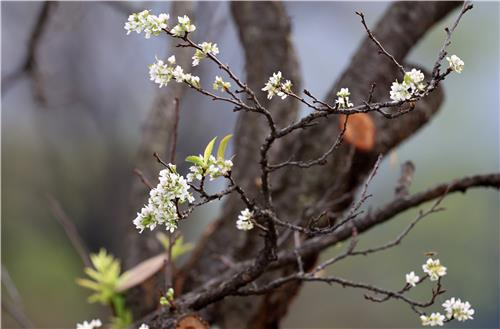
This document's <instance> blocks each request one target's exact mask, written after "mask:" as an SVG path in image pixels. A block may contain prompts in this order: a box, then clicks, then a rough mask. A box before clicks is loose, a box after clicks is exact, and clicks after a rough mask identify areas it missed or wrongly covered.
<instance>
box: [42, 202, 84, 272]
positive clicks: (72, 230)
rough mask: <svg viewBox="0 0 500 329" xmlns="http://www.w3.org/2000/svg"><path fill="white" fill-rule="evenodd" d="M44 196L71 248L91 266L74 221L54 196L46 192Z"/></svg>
mask: <svg viewBox="0 0 500 329" xmlns="http://www.w3.org/2000/svg"><path fill="white" fill-rule="evenodd" d="M46 197H47V201H48V204H49V209H50V211H51V212H52V214H53V215H54V217H55V218H56V219H57V221H58V222H59V224H61V226H62V227H63V229H64V232H65V233H66V236H67V237H68V239H69V241H70V242H71V244H72V245H73V248H75V250H76V252H77V253H78V255H79V256H80V259H81V260H82V262H83V264H84V265H85V266H86V267H92V263H91V262H90V257H89V252H88V249H87V247H86V246H85V243H84V242H83V239H82V238H81V236H80V234H79V233H78V230H77V229H76V226H75V224H74V222H73V221H72V220H71V219H70V218H69V217H68V215H67V214H66V212H65V211H64V209H63V208H62V206H61V204H60V203H59V202H58V201H57V200H56V199H55V198H54V197H52V196H51V195H49V194H47V196H46Z"/></svg>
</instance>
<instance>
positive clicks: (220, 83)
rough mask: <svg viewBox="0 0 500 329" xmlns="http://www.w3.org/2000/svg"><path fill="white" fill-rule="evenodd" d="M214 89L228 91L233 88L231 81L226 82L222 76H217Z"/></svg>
mask: <svg viewBox="0 0 500 329" xmlns="http://www.w3.org/2000/svg"><path fill="white" fill-rule="evenodd" d="M212 86H213V88H214V90H219V89H220V90H221V91H228V90H229V88H231V84H230V83H229V82H224V80H222V78H221V77H219V76H217V75H216V76H215V81H214V84H213V85H212Z"/></svg>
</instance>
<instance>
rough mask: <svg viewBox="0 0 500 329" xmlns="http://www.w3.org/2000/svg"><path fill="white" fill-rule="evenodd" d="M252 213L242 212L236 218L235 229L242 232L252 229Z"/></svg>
mask: <svg viewBox="0 0 500 329" xmlns="http://www.w3.org/2000/svg"><path fill="white" fill-rule="evenodd" d="M253 216H254V214H253V211H250V210H248V208H247V209H245V210H242V211H241V213H240V215H239V216H238V220H237V221H236V228H237V229H238V230H242V231H249V230H251V229H253V222H252V218H253Z"/></svg>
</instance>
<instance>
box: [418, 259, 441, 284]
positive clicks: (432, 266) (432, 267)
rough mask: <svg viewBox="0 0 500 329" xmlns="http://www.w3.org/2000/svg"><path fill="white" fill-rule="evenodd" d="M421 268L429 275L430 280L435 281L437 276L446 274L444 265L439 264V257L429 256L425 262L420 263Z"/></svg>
mask: <svg viewBox="0 0 500 329" xmlns="http://www.w3.org/2000/svg"><path fill="white" fill-rule="evenodd" d="M422 269H423V270H424V272H425V273H427V274H428V275H429V278H430V280H431V281H437V280H438V279H439V277H441V276H445V275H446V267H444V266H443V265H441V263H440V262H439V259H436V260H433V259H432V258H429V259H428V260H427V263H425V264H424V265H422Z"/></svg>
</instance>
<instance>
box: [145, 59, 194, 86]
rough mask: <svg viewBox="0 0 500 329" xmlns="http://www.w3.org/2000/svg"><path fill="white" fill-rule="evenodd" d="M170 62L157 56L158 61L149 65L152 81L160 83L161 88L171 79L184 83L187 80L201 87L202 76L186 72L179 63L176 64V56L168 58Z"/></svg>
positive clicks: (188, 82) (190, 83)
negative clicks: (165, 61)
mask: <svg viewBox="0 0 500 329" xmlns="http://www.w3.org/2000/svg"><path fill="white" fill-rule="evenodd" d="M167 62H168V63H164V62H163V61H162V60H160V59H158V58H156V63H154V64H151V65H149V77H150V80H151V81H154V82H155V83H157V84H159V85H160V88H161V87H163V86H166V85H167V84H168V83H169V82H170V80H172V79H175V81H177V82H179V83H182V82H185V83H187V84H189V85H191V86H193V87H196V88H200V78H199V77H197V76H195V75H192V74H190V73H184V70H183V69H182V67H180V66H179V65H177V66H175V67H174V65H175V56H174V55H172V56H170V57H169V58H168V59H167Z"/></svg>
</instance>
